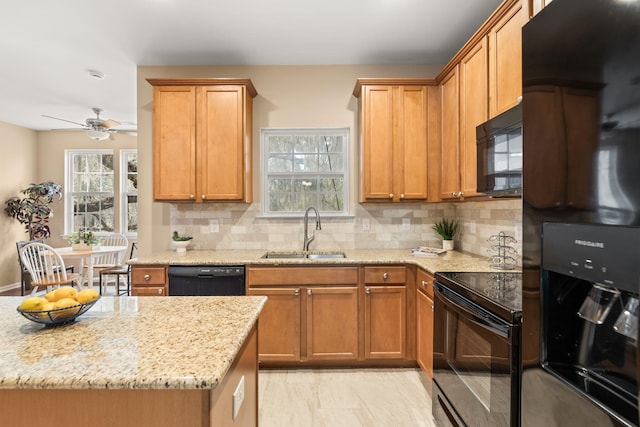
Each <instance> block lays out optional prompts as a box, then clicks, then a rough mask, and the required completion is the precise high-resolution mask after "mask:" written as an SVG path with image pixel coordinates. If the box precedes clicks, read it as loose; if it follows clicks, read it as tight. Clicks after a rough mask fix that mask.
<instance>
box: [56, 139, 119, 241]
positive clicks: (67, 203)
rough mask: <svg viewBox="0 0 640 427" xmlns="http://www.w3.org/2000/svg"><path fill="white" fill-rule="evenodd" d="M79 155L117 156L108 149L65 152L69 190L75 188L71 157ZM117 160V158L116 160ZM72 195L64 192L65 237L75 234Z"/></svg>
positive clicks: (65, 183)
mask: <svg viewBox="0 0 640 427" xmlns="http://www.w3.org/2000/svg"><path fill="white" fill-rule="evenodd" d="M79 153H91V154H111V155H113V156H115V153H114V152H113V150H106V149H92V148H90V149H86V150H77V149H74V150H64V171H65V176H64V188H65V189H69V188H72V187H73V176H72V174H71V167H70V164H71V156H72V155H74V154H79ZM114 160H115V158H114ZM113 173H114V178H115V171H114V172H113ZM114 192H115V188H114ZM71 193H73V191H67V190H65V191H64V234H65V236H66V235H68V234H71V233H72V232H73V230H72V227H71V225H72V224H71V222H72V217H73V214H72V213H73V203H72V198H71ZM115 196H116V195H115V194H114V200H115ZM97 234H101V233H97Z"/></svg>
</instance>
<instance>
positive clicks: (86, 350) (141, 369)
mask: <svg viewBox="0 0 640 427" xmlns="http://www.w3.org/2000/svg"><path fill="white" fill-rule="evenodd" d="M21 300H22V298H21V297H3V298H0V313H1V315H0V416H1V417H2V424H3V425H11V426H34V425H64V426H88V425H91V426H177V425H179V426H188V425H193V426H209V425H211V426H221V425H224V426H227V425H234V426H255V425H257V339H256V335H257V320H258V316H259V314H260V312H261V310H262V308H263V307H264V304H265V301H266V298H264V297H200V298H193V297H172V298H146V297H119V298H118V297H102V298H101V299H100V300H99V301H98V302H97V303H96V304H95V305H94V306H93V307H92V308H91V309H90V310H89V311H88V312H87V313H85V314H84V315H82V316H81V317H79V318H78V319H77V320H76V321H75V322H73V323H71V324H68V325H64V326H58V327H45V326H44V325H41V324H38V323H34V322H32V321H30V320H27V319H25V318H24V317H22V316H21V315H20V314H19V313H18V312H17V311H16V307H17V306H18V305H19V304H20V301H21ZM240 383H243V386H239V384H240ZM237 389H242V391H241V392H240V394H243V395H244V401H243V403H241V404H236V406H238V412H237V415H236V416H235V417H234V414H233V412H234V411H233V397H232V395H233V394H234V392H236V390H237ZM236 394H238V393H236ZM234 418H235V419H234Z"/></svg>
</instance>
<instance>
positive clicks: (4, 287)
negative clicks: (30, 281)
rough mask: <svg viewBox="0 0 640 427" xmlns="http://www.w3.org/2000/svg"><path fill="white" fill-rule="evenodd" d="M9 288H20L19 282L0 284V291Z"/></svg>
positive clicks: (8, 289)
mask: <svg viewBox="0 0 640 427" xmlns="http://www.w3.org/2000/svg"><path fill="white" fill-rule="evenodd" d="M11 289H20V282H16V283H9V284H8V285H2V286H0V292H6V291H10V290H11Z"/></svg>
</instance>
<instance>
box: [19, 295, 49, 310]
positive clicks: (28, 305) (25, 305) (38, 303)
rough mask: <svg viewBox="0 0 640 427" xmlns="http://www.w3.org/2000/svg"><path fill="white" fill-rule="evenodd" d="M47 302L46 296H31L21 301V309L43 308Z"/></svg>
mask: <svg viewBox="0 0 640 427" xmlns="http://www.w3.org/2000/svg"><path fill="white" fill-rule="evenodd" d="M45 302H47V301H46V300H45V299H44V298H40V297H29V298H27V299H25V300H24V301H22V302H21V303H20V310H42V307H44V303H45Z"/></svg>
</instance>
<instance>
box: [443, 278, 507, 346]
mask: <svg viewBox="0 0 640 427" xmlns="http://www.w3.org/2000/svg"><path fill="white" fill-rule="evenodd" d="M433 288H434V290H435V291H436V295H437V296H438V297H440V299H441V300H442V302H443V303H444V304H446V305H448V306H450V307H452V308H453V309H454V310H456V311H461V312H463V314H465V315H466V317H467V318H468V319H469V320H471V321H472V322H473V323H475V324H477V325H478V326H481V327H483V328H485V329H487V330H488V331H490V332H491V333H494V334H496V335H499V336H501V337H502V338H504V339H507V340H508V339H509V335H510V334H509V331H510V328H509V326H508V325H507V324H505V323H502V322H498V321H496V320H494V318H493V316H491V314H489V313H486V312H483V311H481V310H480V309H478V308H476V307H474V305H473V303H471V302H469V301H467V300H466V299H465V298H464V297H462V296H460V295H458V293H457V292H454V291H452V290H451V289H448V288H446V287H445V286H443V285H442V284H440V283H438V282H434V284H433Z"/></svg>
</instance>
